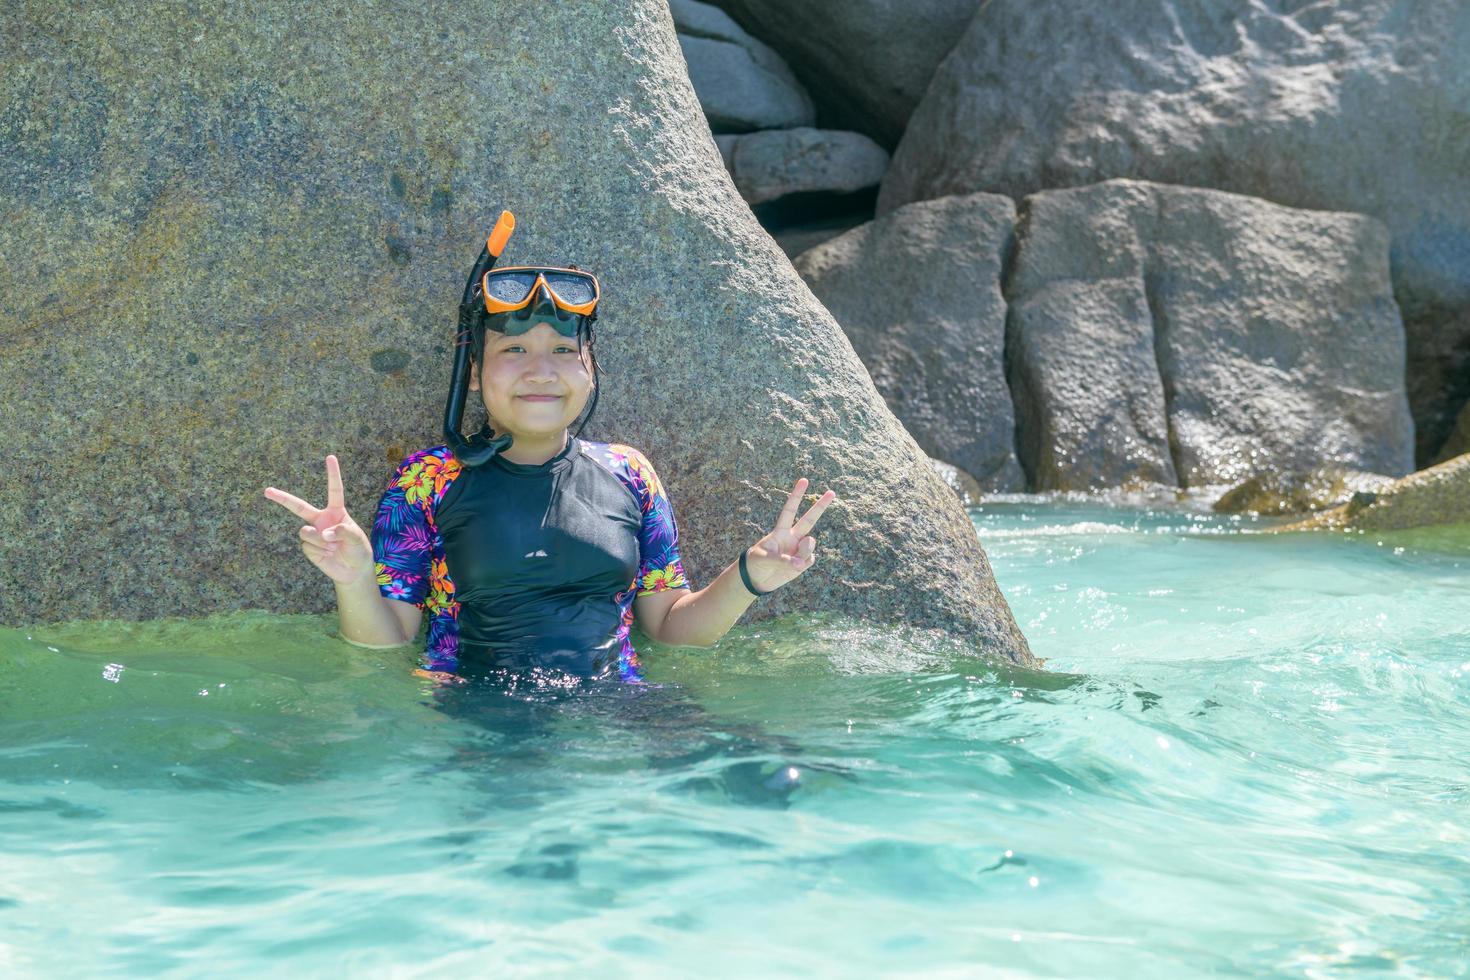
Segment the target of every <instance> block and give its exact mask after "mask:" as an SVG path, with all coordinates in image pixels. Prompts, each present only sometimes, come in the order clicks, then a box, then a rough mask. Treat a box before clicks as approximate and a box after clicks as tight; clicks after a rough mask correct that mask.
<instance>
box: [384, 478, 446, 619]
mask: <svg viewBox="0 0 1470 980" xmlns="http://www.w3.org/2000/svg"><path fill="white" fill-rule="evenodd" d="M422 455H423V454H422V453H415V454H413V455H412V456H410V457H408V458H407V459H405V460H404V461H403V463H402V464H401V465H399V467H398V469H396V470H395V471H394V472H393V476H392V478H390V479H389V481H388V488H387V489H386V490H385V491H383V498H382V500H381V501H379V503H378V513H377V516H376V517H375V518H374V519H373V535H372V538H373V562H374V564H375V566H376V569H377V573H378V591H380V592H381V593H382V594H383V595H384V596H386V597H388V598H389V599H399V600H402V601H403V602H411V603H413V604H414V605H415V606H418V607H419V608H420V609H423V608H424V605H425V598H426V596H427V595H428V591H429V570H430V562H431V560H432V554H431V550H432V547H433V533H432V531H431V530H430V528H429V521H428V515H427V514H425V512H424V508H423V507H422V506H421V505H420V504H419V502H418V501H417V500H410V499H409V492H408V491H409V489H410V488H409V487H406V486H405V484H406V483H407V482H409V481H406V480H405V476H406V475H407V474H408V472H409V470H410V469H411V468H412V467H413V466H414V465H416V464H418V463H419V461H420V457H421V456H422Z"/></svg>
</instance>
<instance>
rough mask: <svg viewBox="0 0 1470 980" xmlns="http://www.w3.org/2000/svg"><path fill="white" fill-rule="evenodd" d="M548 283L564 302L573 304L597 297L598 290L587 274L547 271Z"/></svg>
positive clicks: (576, 304)
mask: <svg viewBox="0 0 1470 980" xmlns="http://www.w3.org/2000/svg"><path fill="white" fill-rule="evenodd" d="M546 285H548V286H550V287H551V291H552V292H554V293H556V295H557V298H558V299H560V300H561V301H562V302H563V303H570V304H572V305H573V306H580V305H581V304H583V303H590V302H592V301H593V300H594V299H596V298H597V292H596V291H595V290H594V289H593V288H592V280H591V279H589V278H588V277H587V276H579V275H577V274H575V273H571V272H548V273H546ZM523 298H524V297H523Z"/></svg>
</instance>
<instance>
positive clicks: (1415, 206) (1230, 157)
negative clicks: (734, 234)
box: [764, 0, 1470, 461]
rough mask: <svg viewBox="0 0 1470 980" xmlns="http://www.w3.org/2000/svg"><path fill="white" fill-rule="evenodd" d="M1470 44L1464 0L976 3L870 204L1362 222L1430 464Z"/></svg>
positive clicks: (1459, 398) (1442, 388)
mask: <svg viewBox="0 0 1470 980" xmlns="http://www.w3.org/2000/svg"><path fill="white" fill-rule="evenodd" d="M764 36H769V35H764ZM772 43H776V42H775V41H772ZM1467 51H1470V4H1466V3H1464V2H1462V0H1339V2H1336V3H1291V4H1263V3H1257V2H1254V0H1129V2H1127V3H1120V4H1102V3H1061V4H1057V3H1051V4H1047V3H1034V2H1031V0H990V2H988V3H985V4H982V5H980V7H979V9H978V11H977V13H976V15H975V17H974V19H973V21H972V22H971V24H970V26H969V29H968V30H967V31H966V33H965V35H964V37H963V38H961V39H960V41H959V42H958V43H957V44H956V45H955V48H954V51H953V52H952V54H951V55H950V57H948V58H947V59H946V60H945V61H944V63H943V64H942V65H941V67H940V68H939V70H938V71H937V72H936V74H935V76H934V80H933V83H932V84H931V86H930V87H929V89H928V91H927V93H926V94H925V96H924V100H923V102H922V103H921V104H920V106H919V107H918V108H917V109H916V110H915V112H914V114H913V117H912V119H911V120H910V123H909V126H908V129H907V131H906V132H905V135H904V138H903V141H902V143H901V144H900V145H899V146H898V148H897V149H896V150H895V152H894V159H893V164H892V166H891V167H890V169H889V173H888V176H887V177H886V178H885V180H884V186H883V189H882V192H881V195H880V198H879V213H882V212H883V211H887V210H891V209H893V208H896V207H899V206H901V205H903V204H906V203H909V202H911V201H917V200H926V199H929V198H934V197H939V196H941V195H946V194H962V193H968V192H972V191H990V192H994V193H1001V194H1008V195H1010V196H1011V197H1014V198H1017V199H1019V198H1021V197H1024V196H1025V195H1027V194H1030V193H1032V192H1034V191H1038V190H1045V189H1050V188H1057V187H1067V186H1081V185H1087V184H1092V183H1095V182H1097V181H1101V180H1104V179H1107V178H1111V177H1132V178H1143V179H1151V180H1158V181H1165V182H1169V183H1175V184H1188V185H1194V186H1198V187H1210V188H1218V189H1221V190H1228V191H1234V192H1237V193H1241V194H1248V195H1252V196H1255V197H1260V198H1264V199H1267V200H1270V201H1275V202H1277V203H1279V204H1285V205H1290V206H1294V207H1301V208H1313V209H1324V210H1333V211H1353V212H1361V213H1364V214H1369V215H1373V216H1374V217H1377V218H1379V219H1381V220H1382V221H1384V222H1385V223H1387V225H1388V227H1389V229H1390V231H1391V233H1392V239H1393V245H1392V256H1391V258H1392V267H1393V281H1394V292H1395V296H1396V298H1397V300H1398V303H1399V305H1400V307H1401V310H1402V313H1403V317H1404V321H1405V324H1406V328H1407V333H1408V383H1409V397H1410V401H1411V403H1412V405H1413V410H1414V417H1415V419H1416V421H1417V423H1418V458H1419V459H1420V460H1421V461H1427V460H1428V459H1429V458H1431V457H1432V455H1433V453H1434V451H1435V450H1436V448H1437V447H1438V446H1439V445H1440V444H1441V443H1442V442H1443V441H1444V438H1445V436H1446V435H1447V434H1448V432H1449V430H1450V428H1451V426H1452V425H1453V422H1454V418H1455V414H1456V412H1457V411H1458V409H1459V406H1460V404H1461V403H1462V402H1464V400H1465V397H1466V395H1467V394H1470V180H1466V176H1465V175H1466V167H1467V163H1466V161H1467V160H1470V125H1467V124H1466V108H1465V107H1466V106H1467V105H1470V59H1467V57H1466V54H1465V52H1467Z"/></svg>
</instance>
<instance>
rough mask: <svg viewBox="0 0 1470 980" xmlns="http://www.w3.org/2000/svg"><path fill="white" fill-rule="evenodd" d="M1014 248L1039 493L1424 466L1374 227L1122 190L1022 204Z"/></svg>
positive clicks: (1160, 187) (1357, 219)
mask: <svg viewBox="0 0 1470 980" xmlns="http://www.w3.org/2000/svg"><path fill="white" fill-rule="evenodd" d="M909 207H912V205H910V206H909ZM900 210H902V209H900ZM892 213H893V214H897V213H898V212H892ZM880 220H882V219H880ZM1017 240H1018V246H1017V253H1016V261H1015V267H1014V270H1013V272H1012V274H1011V277H1010V279H1009V281H1008V283H1007V287H1006V288H1007V298H1008V299H1009V301H1010V326H1009V338H1008V350H1009V354H1008V356H1009V357H1010V358H1011V370H1010V374H1011V378H1012V382H1013V386H1014V397H1015V404H1016V413H1017V423H1018V438H1017V445H1018V446H1019V447H1020V451H1021V454H1022V462H1023V464H1024V465H1025V467H1026V470H1027V472H1028V473H1029V474H1030V476H1031V479H1032V486H1033V488H1034V489H1038V490H1088V489H1097V488H1103V487H1111V486H1119V485H1122V484H1124V483H1125V482H1127V481H1129V480H1135V481H1139V480H1141V481H1145V482H1156V483H1162V484H1177V485H1178V486H1181V487H1195V486H1201V485H1211V484H1222V483H1224V484H1229V483H1236V482H1239V481H1242V480H1244V479H1247V478H1248V477H1250V476H1252V475H1255V474H1258V473H1263V472H1275V471H1282V470H1304V469H1311V468H1314V467H1317V466H1322V465H1336V466H1340V467H1345V468H1350V469H1358V470H1364V471H1367V472H1374V473H1385V474H1388V475H1390V476H1399V475H1402V474H1404V473H1406V472H1408V471H1409V469H1410V468H1411V466H1412V443H1411V439H1412V426H1411V422H1410V419H1409V414H1408V405H1407V401H1406V399H1405V395H1404V389H1403V363H1404V362H1403V356H1404V355H1403V328H1402V324H1401V322H1400V320H1399V316H1398V309H1397V307H1396V306H1395V305H1394V302H1393V296H1392V293H1391V292H1390V288H1389V281H1388V236H1387V233H1386V230H1385V229H1384V226H1383V225H1382V223H1381V222H1378V221H1376V220H1374V219H1372V218H1367V217H1364V216H1361V215H1352V214H1341V213H1331V212H1321V211H1302V210H1298V209H1295V208H1285V207H1281V206H1279V205H1275V204H1271V203H1269V202H1266V201H1261V200H1256V199H1253V198H1248V197H1243V196H1241V195H1238V194H1226V193H1222V192H1219V191H1210V190H1201V189H1198V188H1186V187H1175V186H1170V185H1164V184H1153V183H1147V182H1142V181H1123V180H1114V181H1106V182H1104V183H1101V184H1096V185H1093V186H1090V187H1083V188H1073V189H1067V190H1060V191H1046V192H1042V193H1038V194H1034V195H1032V196H1030V197H1028V198H1027V199H1026V200H1025V201H1023V202H1022V205H1021V217H1020V224H1019V227H1018V232H1017ZM838 319H839V320H841V319H842V316H841V315H840V314H839V316H838ZM900 416H901V413H900ZM948 458H956V457H954V456H953V455H952V454H951V455H950V456H949V457H948Z"/></svg>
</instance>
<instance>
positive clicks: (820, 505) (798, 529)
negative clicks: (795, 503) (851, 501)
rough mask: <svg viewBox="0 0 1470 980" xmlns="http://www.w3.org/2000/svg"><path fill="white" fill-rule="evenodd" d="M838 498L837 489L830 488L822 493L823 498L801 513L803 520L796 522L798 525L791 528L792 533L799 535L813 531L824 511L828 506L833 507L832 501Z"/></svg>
mask: <svg viewBox="0 0 1470 980" xmlns="http://www.w3.org/2000/svg"><path fill="white" fill-rule="evenodd" d="M836 499H837V491H835V490H828V491H827V492H826V493H824V494H822V499H821V500H818V501H817V502H816V503H814V504H812V505H811V507H810V508H809V509H808V510H807V512H806V513H805V514H802V515H801V520H800V521H797V522H796V526H795V527H793V528H792V529H791V533H792V534H795V535H797V536H798V537H799V536H801V535H803V534H806V533H807V532H809V531H811V529H812V528H813V527H816V524H817V521H818V520H820V519H821V516H822V512H823V511H825V510H826V509H827V508H828V507H831V506H832V502H833V501H834V500H836Z"/></svg>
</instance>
